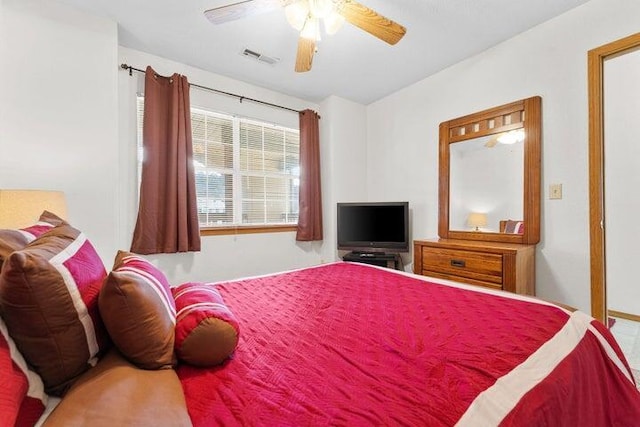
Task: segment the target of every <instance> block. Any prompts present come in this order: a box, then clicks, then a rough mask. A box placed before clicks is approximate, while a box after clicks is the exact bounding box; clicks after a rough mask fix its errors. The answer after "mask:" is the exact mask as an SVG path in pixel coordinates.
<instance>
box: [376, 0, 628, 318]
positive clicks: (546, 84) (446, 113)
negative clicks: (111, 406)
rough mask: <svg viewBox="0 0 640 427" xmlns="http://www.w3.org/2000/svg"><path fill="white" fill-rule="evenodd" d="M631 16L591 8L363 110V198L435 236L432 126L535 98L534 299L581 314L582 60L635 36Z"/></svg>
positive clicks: (586, 303) (585, 304)
mask: <svg viewBox="0 0 640 427" xmlns="http://www.w3.org/2000/svg"><path fill="white" fill-rule="evenodd" d="M638 16H640V2H638V1H637V0H592V1H590V2H589V3H586V4H584V5H583V6H581V7H578V8H576V9H573V10H571V11H569V12H567V13H565V14H563V15H561V16H559V17H557V18H555V19H553V20H551V21H548V22H546V23H543V24H542V25H540V26H538V27H535V28H533V29H531V30H529V31H527V32H525V33H523V34H521V35H519V36H517V37H515V38H513V39H511V40H508V41H506V42H504V43H502V44H500V45H498V46H496V47H494V48H492V49H489V50H487V51H485V52H483V53H481V54H479V55H477V56H475V57H472V58H469V59H467V60H465V61H463V62H461V63H459V64H456V65H454V66H452V67H450V68H448V69H446V70H444V71H442V72H440V73H438V74H436V75H434V76H431V77H429V78H427V79H424V80H422V81H420V82H418V83H416V84H414V85H412V86H410V87H407V88H405V89H403V90H401V91H398V92H396V93H395V94H393V95H390V96H389V97H387V98H385V99H383V100H380V101H378V102H376V103H374V104H371V105H370V106H369V107H368V108H367V135H368V146H367V150H368V157H367V166H368V171H369V173H368V174H367V176H368V180H367V189H368V192H369V197H370V198H371V199H375V198H384V197H388V196H389V195H390V194H393V195H395V196H397V197H400V198H405V199H408V200H410V202H411V204H412V206H413V210H414V215H413V218H414V221H413V237H414V238H427V237H435V236H437V226H438V206H437V203H438V202H437V200H438V193H437V188H438V125H439V124H440V122H443V121H445V120H449V119H452V118H455V117H459V116H463V115H466V114H469V113H473V112H475V111H479V110H482V109H485V108H490V107H494V106H497V105H501V104H505V103H508V102H512V101H515V100H518V99H523V98H527V97H530V96H534V95H540V96H541V97H542V111H543V120H542V127H543V143H542V144H543V148H542V151H543V153H542V154H543V166H542V169H543V178H542V188H543V190H544V200H543V201H542V221H541V222H542V224H541V225H542V238H541V242H540V244H539V245H538V250H537V256H536V275H537V281H536V286H537V294H538V295H539V296H541V297H543V298H549V299H552V300H557V301H561V302H565V303H567V304H570V305H573V306H576V307H578V308H580V309H582V310H585V311H587V312H589V311H590V282H589V281H590V277H589V228H588V227H589V225H588V212H589V199H588V134H587V132H588V114H587V76H586V74H587V51H588V50H589V49H592V48H595V47H597V46H600V45H602V44H604V43H607V42H610V41H612V40H616V39H619V38H621V37H624V36H627V35H629V34H632V33H635V32H637V31H639V30H640V24H639V21H638ZM374 170H375V171H376V173H375V174H373V173H372V171H374ZM551 183H562V184H563V199H562V200H548V199H547V191H546V190H547V187H548V185H549V184H551Z"/></svg>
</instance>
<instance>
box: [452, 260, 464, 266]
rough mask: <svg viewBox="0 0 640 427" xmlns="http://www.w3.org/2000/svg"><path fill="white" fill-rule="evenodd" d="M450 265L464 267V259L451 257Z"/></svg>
mask: <svg viewBox="0 0 640 427" xmlns="http://www.w3.org/2000/svg"><path fill="white" fill-rule="evenodd" d="M451 265H452V266H454V267H462V268H464V260H461V259H452V260H451Z"/></svg>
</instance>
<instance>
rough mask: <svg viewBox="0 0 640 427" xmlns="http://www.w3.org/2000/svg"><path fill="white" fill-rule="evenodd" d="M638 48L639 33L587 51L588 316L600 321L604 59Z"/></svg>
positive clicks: (603, 304) (603, 313)
mask: <svg viewBox="0 0 640 427" xmlns="http://www.w3.org/2000/svg"><path fill="white" fill-rule="evenodd" d="M637 47H640V33H636V34H633V35H631V36H628V37H625V38H622V39H620V40H616V41H614V42H611V43H607V44H605V45H603V46H600V47H597V48H595V49H592V50H590V51H589V53H588V81H589V236H590V252H591V315H592V316H593V317H595V318H596V319H598V320H600V321H602V322H605V321H606V319H607V292H606V290H607V287H606V277H605V260H606V258H605V257H606V253H605V230H604V211H605V206H604V191H605V188H604V123H603V121H604V117H603V109H604V108H603V85H604V82H603V69H604V61H605V60H606V59H607V58H609V57H612V56H614V55H619V54H623V53H625V52H626V51H629V50H632V49H635V48H637Z"/></svg>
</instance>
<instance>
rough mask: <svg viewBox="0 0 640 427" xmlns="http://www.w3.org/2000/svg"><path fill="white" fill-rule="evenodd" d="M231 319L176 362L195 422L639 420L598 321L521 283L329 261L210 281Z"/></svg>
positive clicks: (621, 365)
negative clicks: (204, 348)
mask: <svg viewBox="0 0 640 427" xmlns="http://www.w3.org/2000/svg"><path fill="white" fill-rule="evenodd" d="M212 286H215V287H216V288H217V289H218V291H219V292H220V294H221V295H222V296H223V297H224V300H225V303H226V304H227V305H228V307H229V308H230V309H231V310H232V311H233V313H234V314H235V316H236V317H237V319H238V322H239V326H240V331H241V332H240V342H239V344H238V347H237V349H236V351H235V353H234V354H233V355H232V357H231V358H230V359H229V360H227V361H226V362H225V363H224V364H223V365H221V366H218V367H214V368H207V369H203V368H197V367H193V366H189V365H186V364H182V365H179V366H178V368H177V373H178V376H179V378H180V381H181V383H182V386H183V389H184V393H185V396H186V402H187V408H188V411H189V416H190V417H191V420H192V422H193V424H194V425H196V426H218V425H224V426H234V425H238V426H240V425H242V426H258V425H272V426H273V425H278V426H302V425H304V426H329V425H331V426H334V425H344V426H347V425H348V426H357V425H407V426H416V425H421V426H422V425H424V426H453V425H459V426H494V425H505V426H562V425H566V426H576V425H580V426H637V425H638V423H639V422H640V421H639V420H640V393H639V392H638V390H637V389H636V386H635V384H634V380H633V376H632V374H631V372H630V369H629V366H628V364H627V362H626V361H625V359H624V357H623V355H622V353H621V351H620V349H619V347H618V345H617V344H616V342H615V341H614V339H613V338H612V336H611V334H610V333H609V332H608V330H607V329H606V328H605V327H604V326H603V325H602V324H601V323H600V322H597V321H595V320H594V319H592V318H591V317H589V316H587V315H585V314H584V313H581V312H579V311H576V312H570V311H568V310H565V309H563V308H561V307H558V306H556V305H553V304H551V303H547V302H544V301H541V300H538V299H535V298H531V297H523V296H517V295H515V294H511V293H505V292H500V291H493V290H488V289H484V288H479V287H473V286H467V285H463V284H457V283H453V282H447V281H443V280H437V279H431V278H425V277H421V276H416V275H413V274H409V273H403V272H396V271H392V270H387V269H384V268H380V267H375V266H370V265H364V264H356V263H348V262H339V263H333V264H328V265H322V266H317V267H312V268H306V269H301V270H296V271H290V272H284V273H279V274H273V275H268V276H262V277H254V278H248V279H242V280H235V281H228V282H221V283H216V284H213V285H212Z"/></svg>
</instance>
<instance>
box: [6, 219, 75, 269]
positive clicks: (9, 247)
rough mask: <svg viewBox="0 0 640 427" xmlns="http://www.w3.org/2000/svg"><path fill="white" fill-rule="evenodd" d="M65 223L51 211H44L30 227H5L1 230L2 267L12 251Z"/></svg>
mask: <svg viewBox="0 0 640 427" xmlns="http://www.w3.org/2000/svg"><path fill="white" fill-rule="evenodd" d="M63 223H64V220H63V219H62V218H59V217H58V216H56V215H55V214H52V213H51V212H47V211H44V212H43V213H42V215H40V219H39V220H38V222H36V223H35V224H33V225H32V226H30V227H25V228H21V229H19V230H11V229H4V230H0V268H2V263H3V262H4V260H5V258H6V257H8V256H9V255H11V253H12V252H14V251H17V250H20V249H23V248H24V247H25V246H27V245H28V244H29V243H31V242H33V241H34V240H35V239H36V237H38V236H40V235H42V234H44V233H46V232H47V231H49V230H51V229H52V228H53V227H55V226H57V225H61V224H63Z"/></svg>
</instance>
